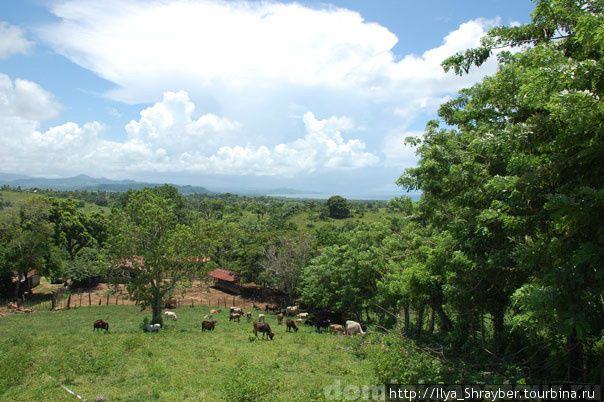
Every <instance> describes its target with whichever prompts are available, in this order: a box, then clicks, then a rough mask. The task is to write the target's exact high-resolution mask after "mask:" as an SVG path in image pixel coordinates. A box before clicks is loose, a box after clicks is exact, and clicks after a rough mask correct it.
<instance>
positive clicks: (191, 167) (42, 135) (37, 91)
mask: <svg viewBox="0 0 604 402" xmlns="http://www.w3.org/2000/svg"><path fill="white" fill-rule="evenodd" d="M23 88H24V89H23ZM24 98H27V102H26V101H25V100H24ZM51 99H52V96H51V95H50V94H49V93H48V92H46V91H44V90H43V89H42V88H40V87H39V86H38V85H37V84H35V83H31V82H27V81H23V80H18V79H17V80H15V82H14V84H13V82H12V81H11V80H10V78H9V77H8V76H6V75H0V101H1V102H0V157H1V158H2V160H3V162H4V169H6V170H7V171H10V172H16V173H28V174H38V175H50V176H53V175H70V174H73V172H74V170H75V169H77V171H78V172H81V173H87V174H92V175H98V173H99V172H100V171H102V172H103V174H104V175H107V176H109V177H124V174H126V175H127V174H136V173H140V172H161V173H166V172H187V173H195V174H224V175H243V176H246V175H256V176H273V175H280V176H287V177H293V176H296V175H298V174H304V173H313V172H316V171H321V170H325V169H327V170H347V169H354V168H362V167H365V166H371V165H374V164H376V163H377V162H378V160H379V158H378V157H377V156H375V155H373V154H372V153H369V152H365V144H364V143H363V141H361V140H358V139H350V140H345V139H344V137H343V135H342V131H344V130H350V129H352V128H353V127H354V126H353V122H352V121H351V120H350V119H348V118H346V117H331V118H329V119H326V120H319V119H317V118H316V117H315V116H314V115H313V113H312V112H307V113H306V114H305V115H304V118H303V119H304V124H305V127H306V134H305V135H304V137H302V138H298V139H296V140H295V141H292V142H289V143H280V144H277V145H275V146H273V147H267V146H264V145H261V146H254V145H251V144H247V145H243V146H242V145H234V146H228V145H223V144H224V143H225V142H236V141H237V139H238V138H239V135H241V127H240V125H239V123H237V122H235V121H232V120H229V119H228V118H225V117H220V116H216V115H213V114H203V115H201V116H200V117H198V118H194V114H195V105H194V104H193V103H192V102H191V101H190V99H189V95H188V94H187V92H185V91H179V92H166V93H165V94H164V95H163V99H162V100H161V101H160V102H157V103H155V104H154V105H153V106H151V107H148V108H146V109H144V110H142V111H141V112H140V119H139V120H137V121H135V120H132V121H131V122H130V123H128V124H127V125H126V126H125V128H124V129H125V132H126V134H127V138H126V140H125V141H123V142H119V141H108V140H105V139H103V138H102V135H103V131H104V127H103V125H102V124H101V123H99V122H91V123H86V124H84V125H82V126H79V125H78V124H75V123H71V122H70V123H65V124H62V125H60V126H56V127H52V128H50V129H48V130H47V131H45V132H40V131H39V130H38V127H39V121H38V120H37V119H42V118H44V117H50V116H54V115H55V114H56V111H57V109H58V108H59V105H58V104H56V103H54V102H53V101H52V100H51ZM22 103H26V104H27V105H39V106H40V109H39V110H37V115H34V114H33V113H32V111H31V110H30V108H25V107H22V106H21V104H22ZM126 177H127V176H126Z"/></svg>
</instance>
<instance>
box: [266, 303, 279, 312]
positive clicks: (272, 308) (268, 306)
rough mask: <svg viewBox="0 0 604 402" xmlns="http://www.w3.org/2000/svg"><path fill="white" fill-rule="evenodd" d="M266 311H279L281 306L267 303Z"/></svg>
mask: <svg viewBox="0 0 604 402" xmlns="http://www.w3.org/2000/svg"><path fill="white" fill-rule="evenodd" d="M264 308H265V310H266V311H278V310H279V306H276V305H274V304H267V305H266V306H264Z"/></svg>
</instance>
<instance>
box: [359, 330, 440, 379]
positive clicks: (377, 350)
mask: <svg viewBox="0 0 604 402" xmlns="http://www.w3.org/2000/svg"><path fill="white" fill-rule="evenodd" d="M369 357H370V359H371V360H372V363H373V367H374V370H375V374H376V377H377V379H378V383H383V384H438V383H439V382H441V381H442V380H443V377H442V371H443V365H442V363H441V362H440V361H439V360H437V359H435V358H434V357H433V356H430V355H429V354H428V353H426V352H423V351H421V350H419V349H418V348H417V346H416V344H415V342H413V341H412V340H411V339H408V338H405V337H403V336H400V335H392V334H391V335H387V336H385V337H384V338H383V340H382V342H380V343H377V344H375V345H373V346H372V347H371V350H370V353H369Z"/></svg>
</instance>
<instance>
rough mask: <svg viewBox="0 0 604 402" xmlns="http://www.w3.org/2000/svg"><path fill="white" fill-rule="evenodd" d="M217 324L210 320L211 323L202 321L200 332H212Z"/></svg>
mask: <svg viewBox="0 0 604 402" xmlns="http://www.w3.org/2000/svg"><path fill="white" fill-rule="evenodd" d="M217 322H218V321H216V320H212V321H203V322H202V323H201V332H204V331H213V330H214V327H216V323H217Z"/></svg>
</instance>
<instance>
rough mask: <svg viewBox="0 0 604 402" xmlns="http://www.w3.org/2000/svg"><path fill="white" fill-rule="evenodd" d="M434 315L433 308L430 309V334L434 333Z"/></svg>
mask: <svg viewBox="0 0 604 402" xmlns="http://www.w3.org/2000/svg"><path fill="white" fill-rule="evenodd" d="M435 315H436V314H435V313H434V308H431V309H430V329H429V331H430V334H433V333H434V316H435Z"/></svg>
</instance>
